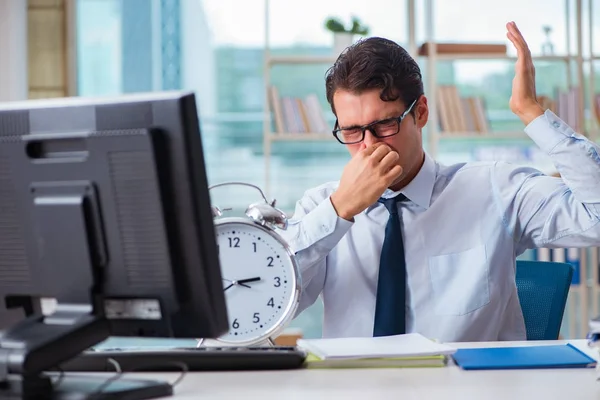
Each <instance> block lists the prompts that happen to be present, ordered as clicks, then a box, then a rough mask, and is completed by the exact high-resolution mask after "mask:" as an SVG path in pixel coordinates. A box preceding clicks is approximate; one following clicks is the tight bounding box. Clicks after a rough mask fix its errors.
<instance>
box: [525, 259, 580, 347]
mask: <svg viewBox="0 0 600 400" xmlns="http://www.w3.org/2000/svg"><path fill="white" fill-rule="evenodd" d="M516 272H517V275H516V281H517V292H518V294H519V301H520V303H521V309H522V310H523V317H524V318H525V328H526V329H527V340H556V339H558V334H559V332H560V325H561V323H562V319H563V314H564V311H565V305H566V303H567V296H568V294H569V288H570V286H571V279H572V277H573V266H572V265H571V264H566V263H558V262H545V261H524V260H519V261H517V271H516Z"/></svg>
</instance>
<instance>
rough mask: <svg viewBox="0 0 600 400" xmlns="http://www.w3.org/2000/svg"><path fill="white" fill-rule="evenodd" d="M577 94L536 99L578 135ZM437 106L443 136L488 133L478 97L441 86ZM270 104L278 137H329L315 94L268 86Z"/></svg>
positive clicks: (599, 111) (599, 98) (599, 102)
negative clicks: (284, 92) (291, 93)
mask: <svg viewBox="0 0 600 400" xmlns="http://www.w3.org/2000/svg"><path fill="white" fill-rule="evenodd" d="M580 90H581V89H580V88H578V87H574V88H570V89H568V90H557V91H556V98H552V97H549V96H539V97H538V101H539V102H540V104H541V105H542V107H543V108H544V109H550V110H552V111H553V112H554V113H555V114H557V115H558V116H559V117H560V118H561V119H563V120H564V121H565V122H566V123H567V124H568V125H569V126H571V127H572V128H573V129H574V130H575V131H577V132H581V130H582V128H583V127H582V126H581V122H580V119H579V115H578V113H579V109H580V106H581V105H580ZM436 103H437V107H438V116H439V128H440V131H441V132H442V133H443V134H447V135H448V136H452V135H465V134H467V135H468V134H472V135H474V136H475V135H485V134H487V133H490V131H491V129H490V122H489V118H488V116H487V113H486V106H485V100H484V99H483V98H482V97H481V96H461V95H460V93H459V91H458V88H457V87H456V86H455V85H440V86H439V87H438V92H437V102H436ZM269 104H270V108H271V111H272V115H273V122H274V131H275V133H277V134H286V133H295V134H298V133H311V134H321V133H322V134H329V133H330V132H331V130H332V128H333V127H332V126H331V123H330V122H329V121H327V118H326V116H325V110H324V109H323V107H322V105H321V104H320V101H319V98H318V97H317V95H316V94H309V95H308V96H306V97H304V98H301V97H292V96H280V95H279V91H278V89H277V87H275V86H270V87H269ZM594 107H595V115H596V117H597V118H598V123H599V124H600V94H599V95H596V97H595V102H594Z"/></svg>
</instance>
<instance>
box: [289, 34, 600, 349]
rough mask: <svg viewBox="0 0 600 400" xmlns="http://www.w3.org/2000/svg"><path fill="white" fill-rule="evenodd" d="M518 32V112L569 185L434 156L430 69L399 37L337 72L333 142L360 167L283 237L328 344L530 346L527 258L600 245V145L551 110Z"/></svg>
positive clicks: (315, 196) (356, 51)
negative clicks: (520, 265) (428, 149)
mask: <svg viewBox="0 0 600 400" xmlns="http://www.w3.org/2000/svg"><path fill="white" fill-rule="evenodd" d="M506 27H507V37H508V38H509V40H510V41H511V42H512V44H513V45H514V47H515V48H516V50H517V61H516V65H515V76H514V80H513V87H512V96H511V98H510V102H509V105H510V109H511V110H512V111H513V112H514V113H515V114H516V115H517V116H518V117H519V118H520V119H521V120H522V122H523V123H524V125H525V132H526V133H527V134H528V135H529V137H530V138H531V139H532V140H533V142H535V144H536V145H537V146H539V147H540V148H541V149H542V150H543V151H544V152H546V153H547V154H548V155H549V156H550V157H551V159H552V161H553V163H554V165H555V166H556V169H557V170H558V172H559V173H560V174H561V177H562V179H561V178H555V177H550V176H546V175H544V174H542V173H541V172H540V171H538V170H536V169H533V168H529V167H520V166H515V165H511V164H508V163H503V162H473V163H462V164H456V165H442V164H440V163H438V162H437V161H436V160H434V159H432V158H431V157H430V156H429V155H428V154H427V153H425V152H424V150H423V147H422V134H421V131H422V129H423V128H424V127H425V125H426V123H427V120H428V117H429V107H428V102H427V97H426V96H425V95H424V93H423V83H422V77H421V73H420V70H419V67H418V65H417V63H416V62H415V61H414V60H413V59H412V58H411V57H410V56H409V54H408V53H407V52H406V51H405V50H404V49H403V48H402V47H400V46H398V45H397V44H395V43H393V42H391V41H389V40H386V39H382V38H369V39H365V40H363V41H360V42H359V43H357V44H355V45H353V46H352V47H350V48H349V49H347V51H346V52H345V53H343V54H342V55H341V56H340V57H339V58H338V60H337V61H336V62H335V64H334V65H333V66H332V67H331V68H330V70H329V71H328V74H327V76H326V92H327V100H328V101H329V104H330V105H331V109H332V110H333V113H334V114H335V116H336V117H337V121H336V124H335V127H334V131H333V133H334V135H335V138H336V139H337V140H338V141H339V142H340V143H341V144H343V145H345V146H346V148H347V149H348V151H349V153H350V155H351V159H350V161H349V162H348V164H347V165H346V166H345V168H344V170H343V173H342V176H341V178H340V180H339V181H336V182H328V183H324V184H323V185H321V186H318V187H315V188H313V189H310V190H308V191H307V192H306V193H305V194H304V196H303V197H302V198H301V199H300V200H299V201H298V202H297V205H296V209H295V214H294V216H293V218H292V220H291V221H290V224H289V228H288V230H287V231H283V232H282V234H283V235H284V236H285V237H286V239H287V240H288V242H289V244H290V246H291V248H292V249H293V251H294V252H295V253H296V256H297V260H298V263H299V268H300V272H301V276H302V289H303V291H302V296H301V304H300V308H299V312H301V311H302V310H304V309H305V308H306V307H308V306H310V305H311V304H312V303H314V301H315V300H316V299H317V298H318V297H319V296H322V299H323V303H324V309H325V316H324V326H323V336H324V337H348V336H382V335H393V334H400V333H407V332H419V333H421V334H423V335H425V336H427V337H431V338H436V339H439V340H443V341H484V340H485V341H487V340H490V341H493V340H524V339H525V338H526V334H525V325H524V321H523V314H522V312H521V308H520V304H519V299H518V297H517V288H516V285H515V259H516V257H517V256H518V255H519V254H521V253H523V252H524V251H525V250H526V249H530V248H537V247H550V248H552V247H585V246H596V245H600V224H599V221H600V156H599V152H600V148H599V147H598V146H597V145H596V144H594V143H592V142H591V141H589V140H587V139H586V138H585V137H584V136H582V135H580V134H578V133H576V132H574V131H573V130H572V129H571V128H570V127H569V126H567V125H566V124H565V123H564V122H563V121H562V120H560V119H559V118H558V117H557V116H556V115H554V114H553V113H552V112H551V111H548V110H544V109H542V108H541V106H540V105H539V104H538V102H537V101H536V91H535V70H534V66H533V62H532V58H531V54H530V51H529V49H528V46H527V44H526V42H525V40H524V39H523V36H522V35H521V33H520V32H519V30H518V28H517V26H516V25H515V24H514V23H508V24H507V26H506Z"/></svg>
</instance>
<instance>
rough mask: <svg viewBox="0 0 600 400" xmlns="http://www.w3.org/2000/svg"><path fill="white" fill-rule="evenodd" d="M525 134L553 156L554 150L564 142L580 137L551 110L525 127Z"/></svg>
mask: <svg viewBox="0 0 600 400" xmlns="http://www.w3.org/2000/svg"><path fill="white" fill-rule="evenodd" d="M525 133H527V135H529V137H530V138H531V139H533V141H534V142H535V144H537V145H538V147H539V148H540V149H542V150H543V151H544V152H545V153H546V154H548V155H550V154H552V151H553V150H554V148H555V147H556V146H557V145H558V144H559V143H560V142H562V141H563V140H565V139H568V138H576V137H577V136H578V134H577V133H575V131H573V129H571V127H570V126H569V125H567V124H566V123H565V122H564V121H563V120H562V119H560V118H559V117H558V116H557V115H556V114H554V113H553V112H552V111H550V110H546V111H544V114H542V115H540V116H539V117H537V118H536V119H534V120H533V121H531V122H530V123H529V125H527V126H526V127H525Z"/></svg>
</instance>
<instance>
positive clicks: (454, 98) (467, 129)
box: [437, 85, 489, 135]
mask: <svg viewBox="0 0 600 400" xmlns="http://www.w3.org/2000/svg"><path fill="white" fill-rule="evenodd" d="M437 94H438V96H437V106H438V115H439V126H440V130H441V131H442V132H448V133H449V134H450V135H451V134H452V133H472V134H473V135H477V134H485V133H488V132H489V121H488V118H487V116H486V111H485V102H484V100H483V98H481V97H461V96H460V94H459V93H458V88H457V87H456V86H455V85H439V86H438V92H437Z"/></svg>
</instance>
